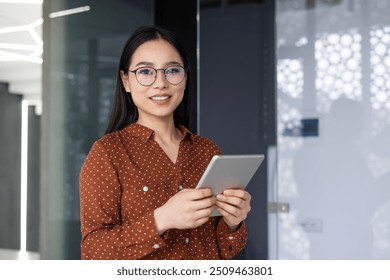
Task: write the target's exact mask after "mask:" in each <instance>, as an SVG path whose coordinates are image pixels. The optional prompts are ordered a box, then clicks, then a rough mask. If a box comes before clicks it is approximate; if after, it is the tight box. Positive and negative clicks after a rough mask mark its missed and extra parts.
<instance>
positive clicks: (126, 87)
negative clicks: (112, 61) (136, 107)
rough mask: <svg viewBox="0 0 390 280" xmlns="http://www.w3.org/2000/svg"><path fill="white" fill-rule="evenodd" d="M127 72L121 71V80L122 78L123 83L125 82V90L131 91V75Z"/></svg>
mask: <svg viewBox="0 0 390 280" xmlns="http://www.w3.org/2000/svg"><path fill="white" fill-rule="evenodd" d="M127 73H128V72H126V73H125V72H124V71H123V70H121V71H120V75H121V80H122V84H123V87H124V88H125V90H126V91H127V92H131V90H130V85H129V75H128V74H127Z"/></svg>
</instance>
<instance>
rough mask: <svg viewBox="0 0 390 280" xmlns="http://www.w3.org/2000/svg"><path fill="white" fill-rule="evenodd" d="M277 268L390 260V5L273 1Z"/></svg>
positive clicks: (350, 1)
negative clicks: (285, 207)
mask: <svg viewBox="0 0 390 280" xmlns="http://www.w3.org/2000/svg"><path fill="white" fill-rule="evenodd" d="M276 19H277V104H278V111H277V112H278V114H277V123H278V142H277V144H278V148H277V151H278V188H279V190H278V196H279V200H281V201H286V202H288V203H289V204H290V206H291V207H290V213H285V214H280V215H279V222H278V225H279V230H278V232H277V234H278V235H279V244H278V258H280V259H389V258H390V236H389V232H390V231H389V229H390V227H389V215H390V189H389V184H390V177H389V176H390V168H389V167H390V165H389V162H390V149H389V147H388V143H389V141H390V133H389V132H390V95H389V92H390V83H389V77H390V70H389V69H390V51H389V43H390V3H389V1H381V0H375V1H365V0H333V1H321V0H311V1H307V0H278V1H277V15H276Z"/></svg>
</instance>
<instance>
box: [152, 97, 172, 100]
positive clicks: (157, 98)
mask: <svg viewBox="0 0 390 280" xmlns="http://www.w3.org/2000/svg"><path fill="white" fill-rule="evenodd" d="M168 98H169V96H152V97H151V99H152V100H167V99H168Z"/></svg>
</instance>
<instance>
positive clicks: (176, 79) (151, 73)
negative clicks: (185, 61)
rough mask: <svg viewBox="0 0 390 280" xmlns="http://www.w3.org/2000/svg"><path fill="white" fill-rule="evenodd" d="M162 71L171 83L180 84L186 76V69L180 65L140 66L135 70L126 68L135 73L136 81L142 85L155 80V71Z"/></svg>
mask: <svg viewBox="0 0 390 280" xmlns="http://www.w3.org/2000/svg"><path fill="white" fill-rule="evenodd" d="M160 70H162V71H164V76H165V79H166V80H167V81H168V82H169V83H170V84H172V85H177V84H180V83H181V82H182V81H183V80H184V77H185V76H186V72H187V69H186V68H184V67H182V66H171V67H168V68H165V69H154V68H153V67H140V68H137V69H135V70H128V71H129V72H131V73H134V74H135V77H136V79H137V81H138V82H139V83H140V84H141V85H143V86H150V85H151V84H153V83H154V82H155V81H156V78H157V71H160Z"/></svg>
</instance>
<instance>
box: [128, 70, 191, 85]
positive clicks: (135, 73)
mask: <svg viewBox="0 0 390 280" xmlns="http://www.w3.org/2000/svg"><path fill="white" fill-rule="evenodd" d="M148 68H149V69H153V70H154V71H155V72H156V75H155V76H154V80H153V82H152V83H150V84H147V85H145V84H142V83H141V82H140V81H139V80H138V77H137V71H138V70H140V69H148ZM169 68H181V69H183V70H184V76H183V79H182V80H181V81H180V82H178V83H175V84H174V83H171V82H170V81H169V80H168V79H167V74H166V73H165V71H167V70H168V69H169ZM160 70H162V71H164V78H165V80H166V81H167V82H168V83H170V84H171V85H178V84H180V83H181V82H182V81H183V80H184V78H185V77H186V76H187V71H188V68H185V67H183V66H181V65H175V66H169V67H167V68H160V69H155V68H153V67H150V66H142V67H139V68H137V69H134V70H130V69H127V72H131V73H133V74H134V75H135V79H136V80H137V82H138V83H139V84H140V85H142V86H151V85H153V84H154V82H155V81H156V79H157V72H158V71H160Z"/></svg>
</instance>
